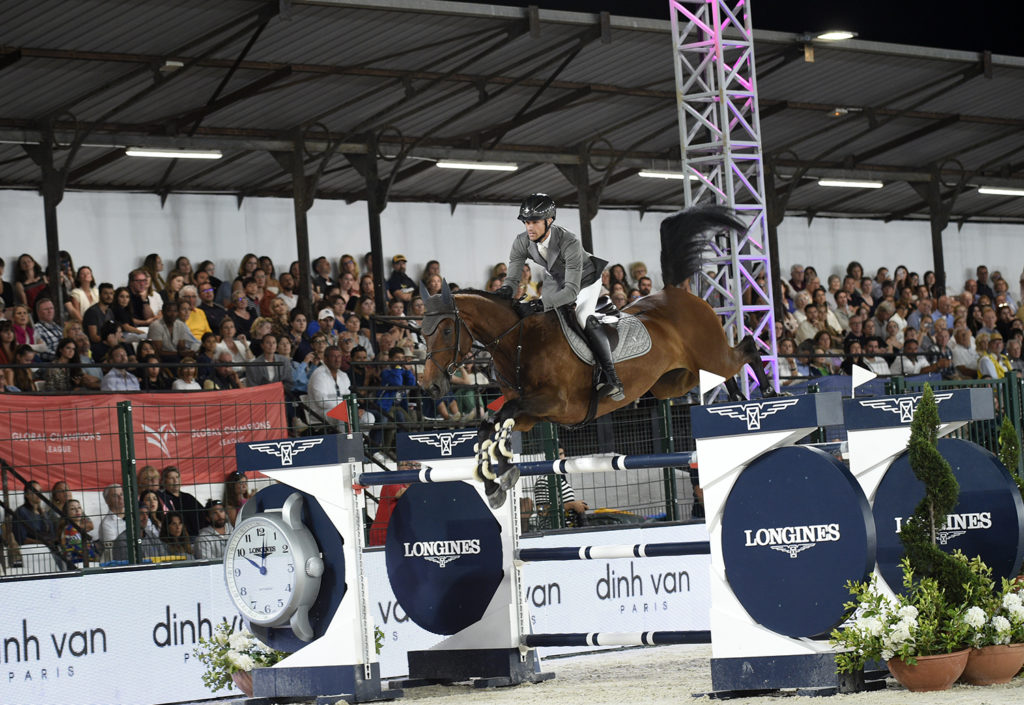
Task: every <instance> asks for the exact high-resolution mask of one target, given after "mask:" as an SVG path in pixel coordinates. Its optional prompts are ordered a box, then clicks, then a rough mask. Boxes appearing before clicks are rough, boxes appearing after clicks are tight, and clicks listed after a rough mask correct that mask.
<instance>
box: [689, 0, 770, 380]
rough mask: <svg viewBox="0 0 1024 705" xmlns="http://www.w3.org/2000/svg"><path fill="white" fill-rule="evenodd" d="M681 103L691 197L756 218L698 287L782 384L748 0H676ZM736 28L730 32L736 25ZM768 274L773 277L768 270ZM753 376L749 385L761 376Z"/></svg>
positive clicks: (714, 252)
mask: <svg viewBox="0 0 1024 705" xmlns="http://www.w3.org/2000/svg"><path fill="white" fill-rule="evenodd" d="M669 12H670V13H671V18H670V19H671V26H672V41H673V55H674V57H675V61H674V63H675V78H676V106H677V114H678V119H679V142H680V146H681V153H682V164H683V173H684V174H686V175H687V176H688V177H689V178H687V179H685V180H684V181H683V185H684V186H683V190H684V201H685V204H686V205H687V206H690V205H693V204H695V203H700V202H702V201H703V202H708V201H713V202H717V203H721V204H724V205H727V206H729V207H730V208H734V209H735V210H736V211H737V212H738V213H739V215H740V216H741V217H742V218H743V219H744V220H747V221H749V223H750V225H749V227H748V230H747V231H746V232H745V233H742V234H735V233H730V234H729V236H728V238H716V239H715V240H714V241H713V242H712V243H711V254H710V256H707V257H705V262H706V263H707V264H708V265H710V266H712V267H714V271H711V272H707V271H702V272H701V273H700V274H699V275H698V282H697V286H698V290H697V291H696V292H695V293H697V294H698V295H699V296H702V297H703V298H705V299H706V300H708V301H709V302H710V303H712V305H714V306H715V311H716V313H718V314H719V315H720V316H721V317H722V321H723V325H724V327H725V330H726V333H727V335H728V336H729V337H730V339H731V340H732V341H733V343H736V342H738V341H739V340H740V339H741V338H742V337H743V336H744V335H747V334H750V335H753V336H754V339H755V340H756V341H757V344H758V347H759V349H760V350H761V358H762V360H763V361H764V362H765V363H768V365H769V368H770V369H769V370H768V374H769V375H770V377H771V378H772V380H773V381H774V384H775V385H776V387H777V386H778V362H777V350H776V346H775V312H774V310H773V306H772V300H773V289H772V281H773V279H772V273H771V265H770V257H769V242H768V237H769V232H768V224H767V208H766V206H765V195H764V194H765V188H764V174H763V168H762V150H761V126H760V119H759V116H758V104H757V82H756V79H755V70H754V36H753V25H752V23H751V18H750V8H749V3H747V2H746V1H745V0H669ZM727 31H728V36H726V32H727ZM762 276H763V277H764V283H763V285H762V284H760V283H758V281H757V280H758V278H760V277H762ZM755 379H756V378H755V377H754V375H753V373H752V372H751V373H748V374H745V375H744V376H743V380H742V384H743V389H744V391H745V392H749V391H750V389H751V388H752V386H753V385H754V384H755Z"/></svg>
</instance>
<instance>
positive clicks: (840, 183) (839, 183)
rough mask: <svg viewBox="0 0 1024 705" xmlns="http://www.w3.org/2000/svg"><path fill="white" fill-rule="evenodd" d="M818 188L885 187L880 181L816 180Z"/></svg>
mask: <svg viewBox="0 0 1024 705" xmlns="http://www.w3.org/2000/svg"><path fill="white" fill-rule="evenodd" d="M818 186H833V187H836V188H882V187H883V186H885V184H883V183H882V182H881V181H854V180H853V179H818Z"/></svg>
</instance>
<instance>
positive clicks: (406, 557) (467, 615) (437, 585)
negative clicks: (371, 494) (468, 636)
mask: <svg viewBox="0 0 1024 705" xmlns="http://www.w3.org/2000/svg"><path fill="white" fill-rule="evenodd" d="M385 558H386V561H387V567H388V578H390V580H391V589H392V590H394V592H395V597H396V598H397V600H398V603H399V604H400V605H402V609H403V610H405V612H406V614H408V615H409V617H410V618H411V619H412V621H413V622H415V623H416V624H418V625H419V626H421V627H423V628H424V629H426V630H427V631H430V632H433V633H435V634H455V633H456V632H459V631H461V630H463V629H465V628H466V627H468V626H469V625H471V624H473V623H475V622H476V621H478V620H479V619H480V617H482V616H483V614H484V611H485V610H486V609H487V605H488V603H490V601H491V598H492V597H493V596H494V592H495V590H497V589H498V585H499V583H501V579H502V576H503V575H504V570H503V567H502V566H503V558H504V557H503V556H502V551H501V527H500V526H499V524H498V521H497V519H495V518H494V515H493V514H492V513H491V510H490V509H489V508H488V507H487V505H486V504H485V503H484V501H483V500H482V499H481V498H480V495H478V494H477V492H476V490H475V489H473V487H471V486H470V485H468V484H466V483H464V482H446V483H443V484H436V485H412V486H411V487H410V488H409V489H408V490H406V491H405V494H403V495H402V496H401V498H400V499H399V500H398V502H397V503H396V505H395V511H394V512H393V513H392V515H391V521H390V522H389V524H388V533H387V539H386V542H385Z"/></svg>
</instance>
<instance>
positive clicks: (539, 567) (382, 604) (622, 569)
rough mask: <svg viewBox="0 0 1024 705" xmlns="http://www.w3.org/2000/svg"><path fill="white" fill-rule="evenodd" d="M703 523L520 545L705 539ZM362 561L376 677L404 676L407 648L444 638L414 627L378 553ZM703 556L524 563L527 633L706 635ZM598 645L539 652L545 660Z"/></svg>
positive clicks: (575, 535) (708, 595)
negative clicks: (377, 639)
mask: <svg viewBox="0 0 1024 705" xmlns="http://www.w3.org/2000/svg"><path fill="white" fill-rule="evenodd" d="M707 540H708V533H707V528H706V527H705V525H704V524H692V525H682V526H664V527H659V526H651V525H648V526H647V527H646V528H643V529H621V530H605V531H574V532H570V533H564V534H552V535H549V536H541V537H529V538H525V539H523V540H522V541H521V542H520V546H521V547H522V548H542V547H543V548H548V547H556V546H579V545H591V544H593V545H611V544H635V543H662V542H670V541H671V542H676V541H707ZM363 564H364V565H365V566H366V569H367V575H368V580H369V584H370V604H371V605H372V609H373V610H374V613H373V621H374V624H376V625H377V626H378V627H380V628H381V629H382V630H383V631H384V649H383V650H382V651H381V655H380V660H381V674H382V675H384V676H387V677H391V676H397V675H405V673H406V672H407V670H408V668H407V663H406V659H405V654H406V652H407V651H414V650H420V649H428V648H430V647H431V646H433V645H434V644H436V643H438V642H440V641H442V639H444V638H445V637H442V636H438V635H436V634H432V633H430V632H428V631H426V630H424V629H421V628H420V627H418V626H417V625H416V624H414V623H413V622H412V620H410V619H409V618H408V617H407V616H406V614H405V612H404V611H403V610H402V607H401V605H399V604H398V603H397V601H396V600H395V596H394V593H393V592H392V591H391V586H390V584H389V583H388V579H387V568H386V567H385V565H384V551H383V550H381V549H371V550H370V551H368V552H367V554H366V556H365V558H364V561H363ZM709 570H710V556H707V555H703V556H673V557H668V558H618V559H613V560H595V561H550V562H543V563H527V564H526V565H524V566H523V586H524V590H525V598H526V603H527V610H528V612H529V615H530V625H531V628H532V629H533V632H534V633H545V634H546V633H552V632H597V631H605V632H633V631H705V630H709V629H710V628H711V626H710V624H711V622H710V618H709V616H708V615H709V611H710V609H711V593H710V584H711V581H710V579H709ZM590 648H600V647H559V648H542V649H538V652H539V654H540V655H541V657H542V658H543V657H544V656H550V655H554V654H560V653H568V652H574V651H586V650H588V649H590Z"/></svg>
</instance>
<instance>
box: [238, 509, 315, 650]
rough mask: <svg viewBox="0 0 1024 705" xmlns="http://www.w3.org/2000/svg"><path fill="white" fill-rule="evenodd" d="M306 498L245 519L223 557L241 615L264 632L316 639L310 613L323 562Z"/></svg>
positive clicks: (305, 639) (303, 638)
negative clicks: (306, 517)
mask: <svg viewBox="0 0 1024 705" xmlns="http://www.w3.org/2000/svg"><path fill="white" fill-rule="evenodd" d="M302 505H303V497H302V495H301V494H300V493H298V492H295V493H293V494H291V495H290V496H289V497H288V499H286V500H285V503H284V506H283V507H282V508H281V509H278V510H269V511H265V512H260V513H258V514H254V515H252V516H250V517H247V518H246V519H244V520H243V521H242V522H241V523H240V524H239V525H238V527H236V528H235V530H234V531H233V532H232V533H231V538H230V539H229V540H228V545H227V550H226V551H225V552H224V573H225V578H226V579H227V585H228V594H229V595H230V596H231V599H232V601H234V603H235V606H236V607H237V608H238V610H239V612H241V613H242V616H244V617H245V618H246V619H247V620H249V621H250V622H252V623H253V624H257V625H259V626H262V627H282V626H289V627H291V630H292V631H293V632H294V633H295V636H297V637H298V638H300V639H302V640H303V641H311V640H312V639H313V628H312V626H311V625H310V622H309V608H310V607H311V606H312V605H313V602H314V601H315V600H316V596H317V593H318V592H319V590H320V578H321V576H322V575H323V573H324V561H323V556H322V554H321V553H320V549H319V547H318V546H317V543H316V539H315V538H314V537H313V534H312V533H311V532H310V531H309V529H308V528H307V527H306V526H305V525H304V524H303V523H302Z"/></svg>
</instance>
